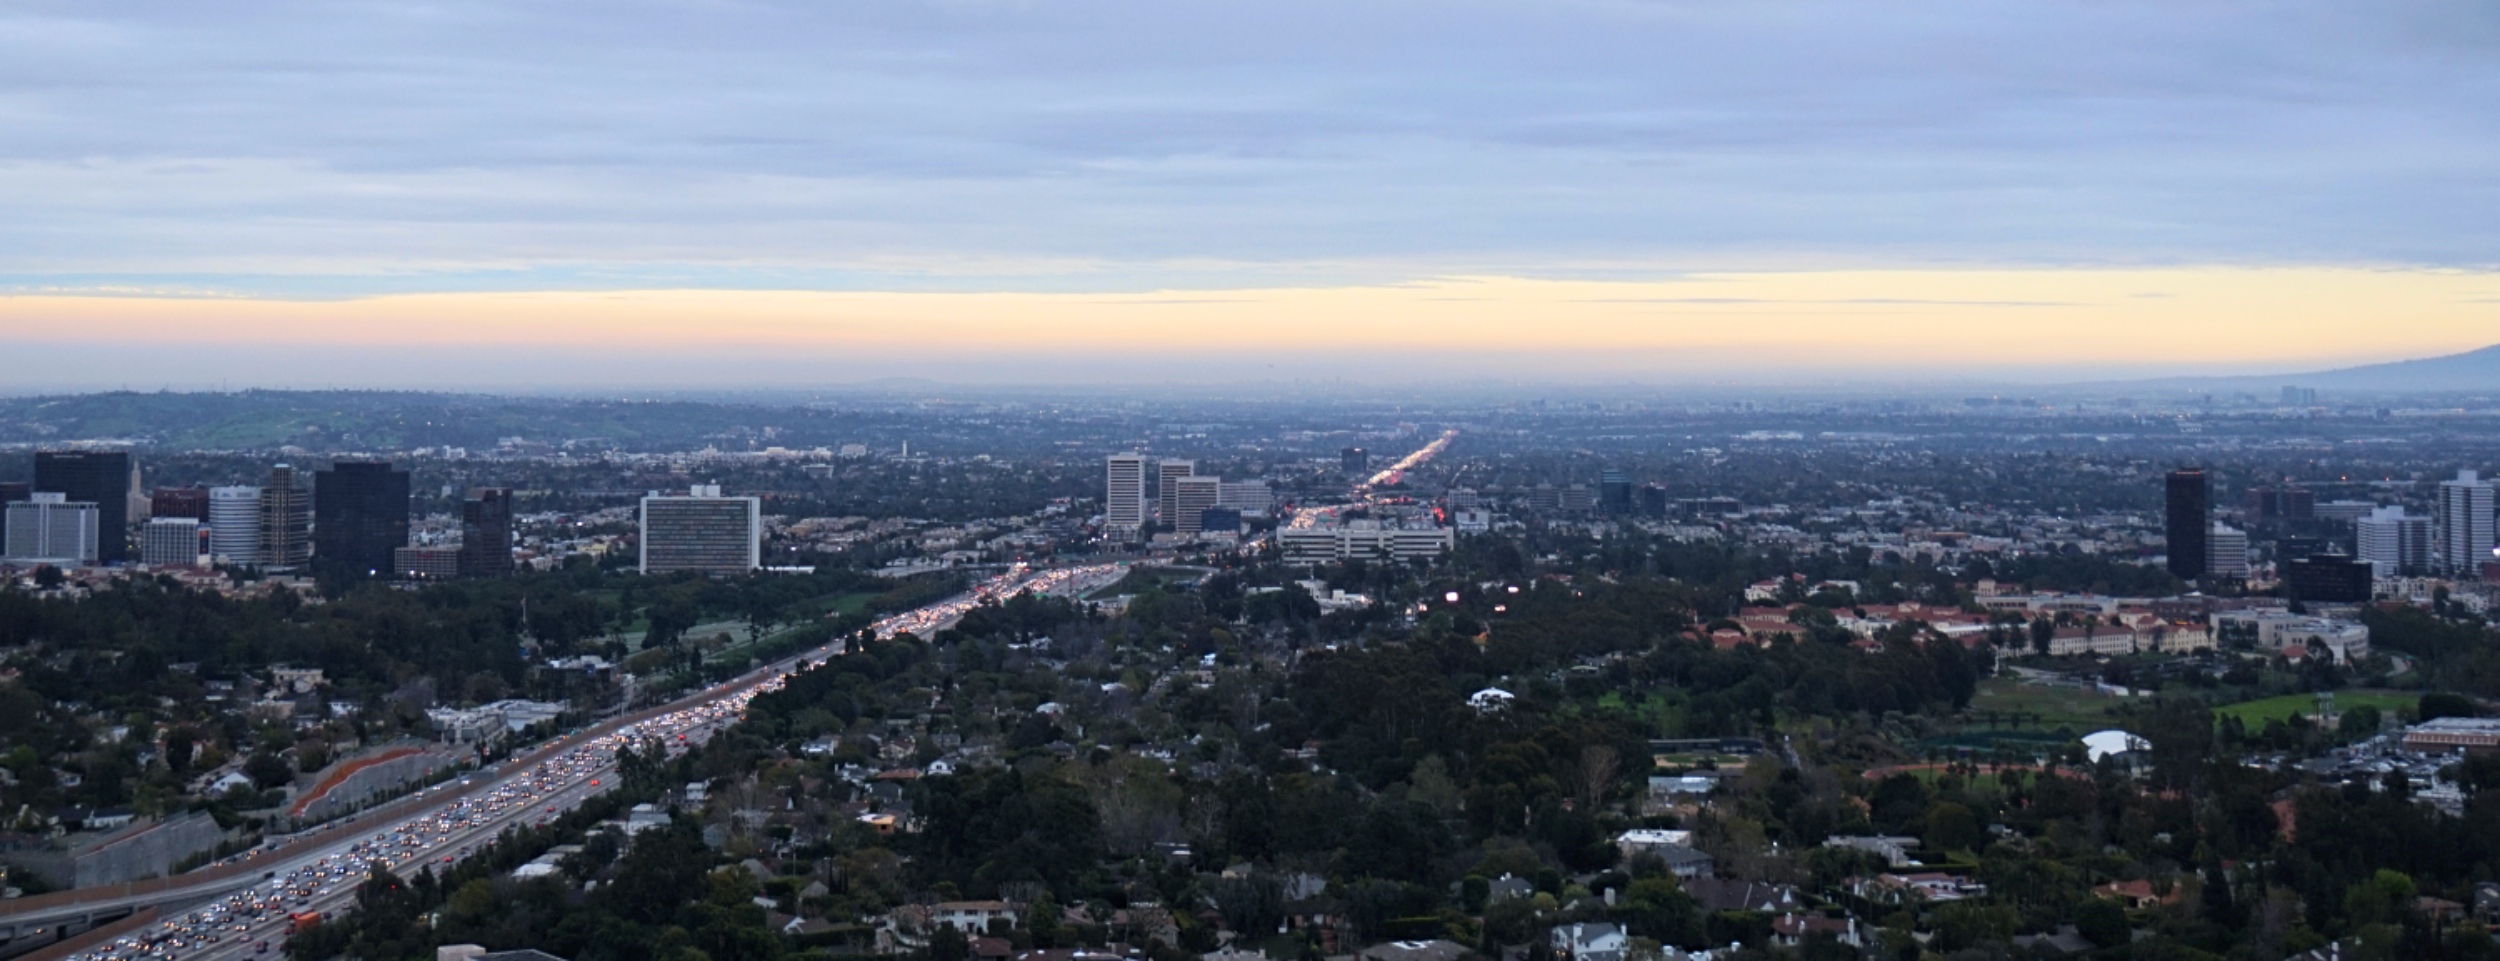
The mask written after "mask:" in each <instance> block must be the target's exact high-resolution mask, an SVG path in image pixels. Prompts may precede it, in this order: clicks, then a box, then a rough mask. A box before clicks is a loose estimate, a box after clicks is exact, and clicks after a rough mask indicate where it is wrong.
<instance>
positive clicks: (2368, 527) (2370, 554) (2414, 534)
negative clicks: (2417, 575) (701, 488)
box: [2352, 507, 2431, 577]
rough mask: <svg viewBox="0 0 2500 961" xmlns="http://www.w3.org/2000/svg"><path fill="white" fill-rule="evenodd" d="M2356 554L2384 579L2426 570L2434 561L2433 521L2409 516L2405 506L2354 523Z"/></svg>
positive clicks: (2386, 509) (2379, 511)
mask: <svg viewBox="0 0 2500 961" xmlns="http://www.w3.org/2000/svg"><path fill="white" fill-rule="evenodd" d="M2352 526H2353V532H2354V537H2353V540H2354V542H2355V543H2354V546H2355V547H2356V548H2358V549H2357V550H2355V551H2354V552H2353V553H2354V555H2355V556H2357V557H2359V558H2360V559H2362V560H2364V561H2368V562H2369V563H2370V567H2371V568H2372V569H2374V570H2376V571H2377V573H2378V576H2380V577H2395V576H2397V575H2399V574H2406V573H2411V572H2413V571H2417V570H2420V569H2422V568H2423V567H2426V566H2428V565H2429V564H2430V559H2431V519H2430V518H2428V517H2408V516H2406V515H2405V511H2404V508H2402V507H2381V508H2378V509H2376V510H2373V511H2371V512H2370V516H2368V517H2364V518H2362V519H2360V520H2357V521H2354V522H2352Z"/></svg>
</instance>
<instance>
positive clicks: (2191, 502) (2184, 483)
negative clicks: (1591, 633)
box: [2162, 468, 2213, 581]
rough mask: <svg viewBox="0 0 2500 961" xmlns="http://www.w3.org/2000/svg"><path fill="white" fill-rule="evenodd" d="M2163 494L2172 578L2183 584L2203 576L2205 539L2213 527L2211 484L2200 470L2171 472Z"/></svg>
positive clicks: (2164, 528) (2165, 531)
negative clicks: (2181, 581)
mask: <svg viewBox="0 0 2500 961" xmlns="http://www.w3.org/2000/svg"><path fill="white" fill-rule="evenodd" d="M2162 493H2163V507H2164V512H2163V513H2164V515H2165V516H2164V520H2165V521H2167V523H2165V524H2164V525H2163V533H2164V534H2166V535H2168V539H2169V542H2170V544H2169V552H2170V574H2171V576H2173V577H2176V578H2178V579H2180V580H2183V581H2192V580H2195V579H2197V578H2199V577H2203V576H2205V552H2206V548H2205V538H2206V532H2207V531H2209V530H2211V529H2212V525H2213V487H2212V482H2211V480H2210V479H2209V478H2207V477H2206V476H2205V471H2204V470H2203V469H2202V468H2188V469H2185V470H2174V471H2171V472H2170V476H2169V478H2168V479H2166V480H2165V481H2164V482H2163V484H2162Z"/></svg>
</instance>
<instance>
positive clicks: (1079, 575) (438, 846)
mask: <svg viewBox="0 0 2500 961" xmlns="http://www.w3.org/2000/svg"><path fill="white" fill-rule="evenodd" d="M1126 571H1127V565H1124V564H1099V565H1091V566H1086V567H1074V568H1061V569H1055V570H1045V571H1040V572H1035V571H1032V570H1031V569H1029V568H1026V567H1024V566H1022V565H1018V566H1017V567H1016V568H1014V569H1012V570H1010V571H1008V572H1007V573H1004V574H1001V575H998V576H997V577H994V578H991V579H989V580H987V581H984V582H982V583H981V584H979V585H977V586H975V587H974V588H973V589H972V590H970V591H968V592H966V593H964V594H960V595H957V596H955V597H953V598H950V599H948V600H946V601H943V602H940V603H937V604H933V605H930V606H928V607H923V608H919V609H917V610H913V611H908V612H904V613H901V614H896V615H893V616H891V617H887V618H885V619H883V620H881V621H879V622H878V623H877V624H876V625H875V626H874V628H873V630H875V632H876V634H877V635H878V636H880V637H891V636H894V635H897V634H902V633H906V632H909V633H914V634H919V635H923V636H925V635H927V634H929V633H932V632H934V631H936V630H938V629H940V628H943V627H945V626H946V625H949V624H952V623H953V622H954V621H955V620H956V619H958V618H960V617H962V616H963V615H964V613H965V612H967V611H970V610H971V609H972V608H973V607H974V606H976V605H979V604H981V603H984V602H992V601H1001V600H1004V599H1006V598H1008V597H1010V596H1013V595H1014V594H1017V593H1020V592H1023V591H1032V592H1034V593H1037V594H1063V595H1082V594H1083V593H1084V592H1086V591H1090V590H1093V589H1095V588H1097V587H1100V586H1101V585H1104V584H1109V583H1112V582H1113V581H1117V580H1118V579H1119V578H1120V577H1121V576H1122V575H1123V574H1125V573H1126ZM831 650H833V649H832V648H830V647H829V648H825V649H820V650H819V651H818V652H817V653H818V654H819V655H822V654H824V653H827V652H829V651H831ZM804 663H806V660H805V657H804V656H802V657H800V658H794V659H793V660H792V661H789V662H785V663H783V664H781V665H778V666H777V667H776V669H775V670H773V671H771V672H770V673H769V675H768V676H767V677H765V678H764V679H762V680H761V681H759V682H757V683H753V684H749V685H746V686H744V687H740V688H738V689H737V690H734V691H730V692H727V693H724V694H723V695H722V696H721V697H719V698H718V699H716V700H712V701H709V702H706V703H703V704H700V705H696V706H693V707H688V708H684V709H681V710H677V711H673V712H670V713H668V714H664V715H661V716H659V717H655V718H652V719H649V720H646V721H642V722H639V723H636V724H632V725H628V726H625V727H622V728H619V729H618V730H616V731H614V732H611V733H608V734H605V735H602V736H600V737H598V738H594V739H592V740H590V741H588V742H586V743H583V744H580V745H576V746H574V747H572V748H569V749H566V750H564V751H562V752H560V753H557V754H555V755H554V756H551V757H549V758H547V759H546V760H543V761H541V762H539V763H538V764H537V765H536V766H534V767H532V768H530V769H529V770H528V771H527V772H524V773H520V774H516V775H514V776H512V777H510V778H508V779H506V780H504V781H503V782H501V783H498V784H496V785H495V786H494V788H493V789H492V790H489V791H486V792H484V793H481V794H477V795H473V796H470V797H466V798H462V799H460V800H458V801H454V802H452V803H450V804H447V805H445V806H443V807H441V808H438V809H435V810H433V811H430V812H427V813H425V814H422V815H420V816H418V817H415V818H411V819H409V820H406V821H403V822H400V823H399V824H397V825H395V826H393V827H391V828H389V829H388V830H383V831H377V832H376V833H374V834H373V835H372V836H371V837H367V838H363V839H360V840H358V841H356V842H355V843H353V844H350V845H348V846H346V847H345V848H342V849H339V850H336V851H333V852H332V853H330V854H327V855H324V856H322V857H321V858H319V859H318V860H314V861H311V862H309V863H306V864H304V865H302V866H300V867H297V868H295V869H294V870H291V871H288V872H286V873H285V874H283V875H278V874H274V873H273V874H271V875H269V876H266V877H264V878H263V880H262V881H261V882H259V883H256V884H254V885H252V886H250V887H248V888H245V889H243V890H240V891H236V892H234V893H232V894H229V895H226V896H225V897H223V898H220V899H218V900H216V901H214V902H211V903H209V904H208V905H206V906H203V907H200V908H198V909H195V910H193V911H191V912H189V913H187V914H184V915H183V916H181V917H178V918H172V919H169V920H166V921H163V922H160V923H159V924H158V925H157V926H156V927H154V928H151V929H148V930H147V931H146V932H144V933H135V934H132V935H129V936H125V937H122V938H120V939H118V940H115V941H113V942H112V943H110V944H106V945H101V946H98V947H96V948H93V949H90V950H88V951H84V952H80V953H78V954H73V955H70V956H69V958H68V959H67V961H181V959H185V958H195V957H197V958H202V959H203V961H205V959H207V958H211V957H237V956H242V957H250V956H254V955H265V954H268V953H270V952H272V951H275V950H279V949H281V948H283V947H284V945H285V940H286V936H287V935H290V934H293V933H295V932H298V931H301V930H304V929H305V928H307V927H310V926H312V925H314V924H318V923H320V921H321V919H322V917H323V911H324V909H325V908H329V907H332V906H334V905H335V904H336V903H337V902H338V901H339V900H340V899H343V898H345V897H348V896H351V895H352V894H353V892H354V891H355V889H356V886H357V885H359V884H362V883H363V882H364V880H365V879H366V878H367V877H369V876H370V875H371V873H372V871H373V869H374V867H376V866H380V867H382V868H384V869H387V870H390V871H394V872H414V871H416V870H417V869H419V868H422V867H426V866H429V865H430V866H434V867H435V868H436V870H437V871H440V870H442V868H443V866H446V865H450V864H453V863H455V862H457V861H458V860H459V859H460V858H462V857H465V856H467V855H469V854H471V853H473V852H474V851H475V850H476V849H477V848H478V847H480V846H482V845H484V844H485V843H487V842H489V841H491V840H493V839H494V837H495V836H496V835H497V834H498V833H500V832H501V831H502V830H503V829H504V828H506V827H510V826H513V825H516V824H530V825H538V826H543V825H545V824H547V823H548V822H550V821H552V820H554V819H555V818H556V817H557V816H558V815H559V814H560V813H561V812H562V811H565V810H570V809H571V808H572V807H573V806H574V805H575V804H577V803H578V802H579V801H580V800H581V799H582V798H583V797H587V796H588V795H592V794H597V793H600V792H602V791H604V790H606V789H607V788H608V787H612V786H613V785H603V783H602V782H603V781H604V780H606V779H609V778H612V777H613V776H614V775H613V774H611V773H609V768H611V767H613V765H614V762H615V758H616V754H617V751H618V749H619V748H622V747H624V746H626V745H628V744H644V743H648V742H652V741H657V742H659V743H660V744H661V745H662V746H664V747H665V748H666V749H667V751H668V753H669V754H671V755H675V754H678V753H681V752H683V751H685V750H687V749H688V748H689V747H690V746H691V745H693V744H697V743H701V742H702V741H703V740H704V739H706V738H708V737H709V736H710V735H711V733H712V732H713V731H715V730H718V729H719V728H721V727H723V726H725V725H727V724H728V723H730V722H732V721H734V720H736V719H737V718H738V717H739V716H741V715H743V714H744V713H745V711H746V706H747V702H748V701H750V700H752V699H753V698H754V697H755V695H756V694H758V693H761V692H764V691H769V690H775V689H778V688H779V687H780V686H781V682H782V681H783V680H784V679H785V678H786V677H788V675H789V671H791V670H792V669H794V668H795V667H796V666H797V665H800V664H804ZM477 776H478V775H474V774H473V775H470V777H477ZM427 790H437V789H436V788H429V789H427ZM533 809H534V810H533Z"/></svg>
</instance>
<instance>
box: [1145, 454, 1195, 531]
mask: <svg viewBox="0 0 2500 961" xmlns="http://www.w3.org/2000/svg"><path fill="white" fill-rule="evenodd" d="M1197 473H1198V462H1197V461H1194V460H1180V459H1178V458H1173V459H1167V460H1164V461H1162V462H1161V463H1158V464H1156V465H1155V502H1156V504H1157V506H1158V509H1159V510H1160V511H1161V513H1162V517H1161V520H1162V521H1163V523H1164V525H1165V526H1167V527H1179V526H1180V523H1179V521H1178V520H1177V519H1176V518H1175V517H1174V516H1173V513H1172V494H1173V492H1174V491H1175V490H1176V489H1177V488H1178V487H1179V481H1180V479H1181V478H1183V477H1191V476H1195V475H1196V474H1197Z"/></svg>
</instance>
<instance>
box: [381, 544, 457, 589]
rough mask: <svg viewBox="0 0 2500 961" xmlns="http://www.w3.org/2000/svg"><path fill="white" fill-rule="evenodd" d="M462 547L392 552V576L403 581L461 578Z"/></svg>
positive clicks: (404, 548) (416, 548) (424, 548)
mask: <svg viewBox="0 0 2500 961" xmlns="http://www.w3.org/2000/svg"><path fill="white" fill-rule="evenodd" d="M465 550H467V546H466V545H462V546H460V547H402V548H400V549H398V550H395V551H392V552H391V576H392V577H395V578H398V579H400V580H403V581H447V580H450V579H452V578H455V577H458V576H460V557H461V553H462V552H463V551H465Z"/></svg>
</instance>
